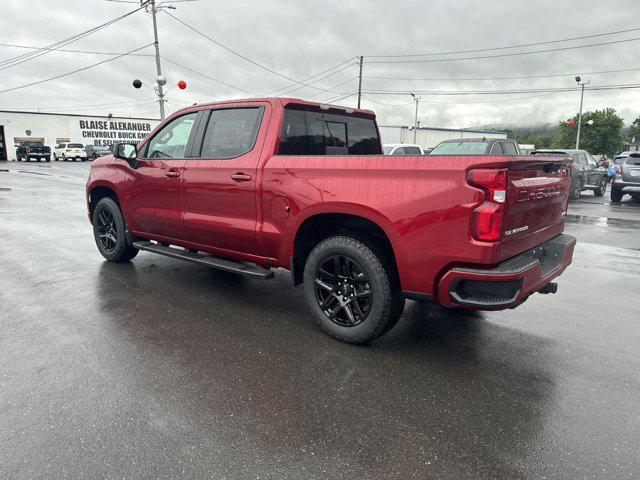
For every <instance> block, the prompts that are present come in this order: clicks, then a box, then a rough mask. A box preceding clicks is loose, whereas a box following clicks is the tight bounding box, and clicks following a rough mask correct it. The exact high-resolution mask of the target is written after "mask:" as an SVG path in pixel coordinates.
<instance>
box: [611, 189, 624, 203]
mask: <svg viewBox="0 0 640 480" xmlns="http://www.w3.org/2000/svg"><path fill="white" fill-rule="evenodd" d="M623 196H624V193H622V190H618V189H617V188H613V186H612V187H611V201H612V202H619V201H621V200H622V197H623Z"/></svg>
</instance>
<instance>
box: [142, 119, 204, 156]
mask: <svg viewBox="0 0 640 480" xmlns="http://www.w3.org/2000/svg"><path fill="white" fill-rule="evenodd" d="M196 115H197V112H192V113H188V114H186V115H182V116H181V117H178V118H174V119H173V120H172V121H171V122H169V123H168V124H167V125H165V126H164V127H163V128H162V129H161V130H160V131H159V132H158V133H157V134H156V135H154V137H153V138H152V139H151V140H150V141H149V144H148V145H149V146H148V147H147V155H146V157H147V158H184V151H185V150H186V148H187V142H188V141H189V135H190V134H191V128H192V127H193V122H194V121H195V119H196Z"/></svg>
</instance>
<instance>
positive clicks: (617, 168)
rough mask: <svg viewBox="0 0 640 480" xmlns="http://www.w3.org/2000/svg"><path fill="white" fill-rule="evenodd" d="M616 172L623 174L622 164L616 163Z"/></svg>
mask: <svg viewBox="0 0 640 480" xmlns="http://www.w3.org/2000/svg"><path fill="white" fill-rule="evenodd" d="M616 173H617V174H618V175H622V167H621V166H620V165H616Z"/></svg>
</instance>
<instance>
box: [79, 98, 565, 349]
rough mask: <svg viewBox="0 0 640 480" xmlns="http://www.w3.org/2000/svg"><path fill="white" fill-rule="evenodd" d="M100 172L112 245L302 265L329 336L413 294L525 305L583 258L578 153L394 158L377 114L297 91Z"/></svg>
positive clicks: (366, 327)
mask: <svg viewBox="0 0 640 480" xmlns="http://www.w3.org/2000/svg"><path fill="white" fill-rule="evenodd" d="M114 151H115V154H114V155H109V156H105V157H101V158H98V159H97V160H95V161H94V162H93V164H92V166H91V173H90V175H89V180H88V183H87V205H88V213H89V220H90V221H91V223H92V224H93V232H94V237H95V240H96V244H97V247H98V249H99V250H100V253H101V254H102V255H103V256H104V257H105V258H106V259H107V260H109V261H112V262H123V261H128V260H130V259H132V258H133V257H135V256H136V254H137V253H138V252H139V251H140V250H146V251H150V252H154V253H157V254H161V255H167V256H170V257H174V258H178V259H183V260H187V261H191V262H194V263H198V264H203V265H208V266H211V267H214V268H219V269H223V270H226V271H231V272H236V273H239V274H243V275H246V276H250V277H253V278H263V279H267V278H270V277H272V276H273V272H272V270H271V269H272V268H276V267H282V268H286V269H288V270H290V271H291V275H292V279H293V282H294V284H299V283H303V284H304V293H305V296H306V299H307V303H308V305H309V308H310V310H311V313H312V314H313V316H314V318H315V320H316V321H317V323H318V324H319V325H320V327H322V328H323V329H324V330H325V331H326V332H327V333H329V334H330V335H333V336H334V337H337V338H339V339H341V340H344V341H347V342H352V343H366V342H369V341H371V340H373V339H375V338H376V337H379V336H380V335H383V334H384V333H385V332H387V331H388V330H390V329H391V328H392V327H393V326H394V325H395V323H396V322H397V320H398V318H399V317H400V315H401V314H402V310H403V308H404V301H405V299H406V298H410V299H415V300H429V301H435V302H438V303H440V304H441V305H444V306H446V307H461V308H470V309H481V310H500V309H505V308H512V307H514V306H517V305H518V304H520V303H521V302H523V301H524V300H526V299H527V298H528V297H529V295H530V294H532V293H535V292H541V293H549V292H555V288H556V285H555V283H553V282H552V280H553V279H554V278H555V277H557V276H558V275H560V273H562V272H563V271H564V269H565V268H566V267H567V266H568V265H569V264H570V263H571V258H572V255H573V249H574V245H575V238H573V237H571V236H568V235H563V234H562V231H563V229H564V221H565V213H566V209H567V202H568V196H569V189H570V184H571V178H570V170H569V163H570V159H569V158H568V157H560V156H503V155H498V156H491V155H480V156H479V155H447V156H442V157H438V156H422V155H416V156H402V157H392V156H383V155H382V145H381V142H380V136H379V132H378V128H377V125H376V121H375V115H374V114H373V112H371V111H368V110H353V109H348V108H340V107H336V106H333V105H321V104H316V103H310V102H305V101H302V100H295V99H284V98H272V99H250V100H238V101H228V102H219V103H211V104H206V105H197V106H193V107H189V108H186V109H183V110H181V111H179V112H176V113H174V114H173V115H172V116H171V117H170V118H168V119H167V120H166V121H164V122H162V123H161V124H160V125H159V126H158V127H157V128H156V129H155V130H154V131H153V132H151V133H150V134H149V135H148V137H147V138H146V139H145V140H143V141H142V142H141V143H140V144H139V145H137V146H136V145H133V144H125V143H121V144H118V145H116V148H115V149H114Z"/></svg>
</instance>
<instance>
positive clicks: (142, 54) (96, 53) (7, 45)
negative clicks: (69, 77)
mask: <svg viewBox="0 0 640 480" xmlns="http://www.w3.org/2000/svg"><path fill="white" fill-rule="evenodd" d="M136 3H137V2H136ZM0 47H11V48H23V49H29V50H42V49H43V48H46V47H31V46H29V45H17V44H15V43H0ZM51 51H52V52H68V53H87V54H90V55H111V56H115V55H120V54H121V53H122V52H100V51H96V50H75V49H69V48H56V49H55V50H51ZM131 56H132V57H153V56H154V55H152V54H150V53H134V54H132V55H131Z"/></svg>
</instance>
